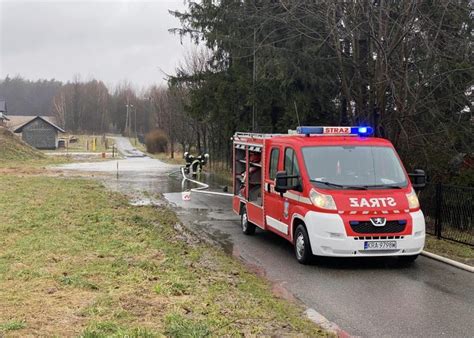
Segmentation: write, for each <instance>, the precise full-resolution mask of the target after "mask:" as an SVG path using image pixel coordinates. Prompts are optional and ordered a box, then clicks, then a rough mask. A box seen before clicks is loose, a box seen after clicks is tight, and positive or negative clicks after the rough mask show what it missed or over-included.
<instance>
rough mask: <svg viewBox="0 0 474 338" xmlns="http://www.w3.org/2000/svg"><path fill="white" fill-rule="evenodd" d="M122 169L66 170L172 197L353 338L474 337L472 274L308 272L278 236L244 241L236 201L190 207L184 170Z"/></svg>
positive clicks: (416, 268) (419, 266)
mask: <svg viewBox="0 0 474 338" xmlns="http://www.w3.org/2000/svg"><path fill="white" fill-rule="evenodd" d="M125 143H126V142H125ZM115 162H117V161H111V162H102V164H86V163H81V164H78V165H74V164H72V165H67V166H66V167H63V168H65V169H67V167H68V166H69V168H68V169H75V170H82V171H84V170H90V171H101V172H107V171H108V170H112V171H111V172H110V176H108V177H102V180H103V181H104V182H105V184H106V185H107V186H108V187H109V188H111V189H114V190H119V191H122V192H126V193H128V194H129V195H133V194H136V196H138V197H137V200H138V201H139V200H140V198H142V199H144V200H146V199H148V198H149V196H150V194H153V193H156V192H160V193H164V196H165V198H166V199H167V200H168V201H169V203H170V204H171V205H173V206H174V207H175V210H176V212H177V213H178V215H179V217H180V219H181V220H182V221H183V223H184V224H185V225H186V226H188V227H189V228H190V229H191V230H193V231H194V232H196V233H198V234H199V235H200V236H204V237H206V238H209V239H211V240H212V241H214V242H215V243H218V244H219V245H221V246H222V247H223V249H224V250H226V251H228V252H233V253H234V254H238V255H240V256H241V257H242V259H244V260H245V261H247V262H248V263H250V264H252V265H255V266H257V267H258V268H260V269H261V270H263V271H264V273H265V275H266V276H267V277H268V278H269V279H270V280H271V281H272V282H275V283H278V284H280V285H281V286H283V287H284V288H286V289H287V290H289V291H290V292H291V293H292V294H293V295H294V296H295V297H297V298H298V299H300V300H301V301H302V302H303V303H304V304H305V305H306V306H308V307H310V308H314V309H315V310H316V311H318V312H320V313H321V314H322V315H323V316H325V317H326V318H328V319H329V320H330V321H333V322H335V323H336V324H337V325H338V326H339V327H341V328H342V329H343V330H345V331H346V332H348V333H349V334H351V335H357V336H364V337H380V336H393V337H401V336H404V337H406V336H410V337H414V336H417V337H419V336H430V337H435V336H436V337H438V336H447V337H472V336H474V276H473V274H471V273H469V272H467V271H463V270H459V269H456V268H454V267H450V266H448V265H445V264H443V263H440V262H437V261H434V260H431V259H428V258H425V257H420V258H419V259H418V260H417V261H416V262H415V263H414V264H413V265H412V266H401V265H399V264H397V262H396V260H395V259H360V258H359V259H332V260H327V259H326V260H323V261H320V262H317V263H316V264H313V265H311V266H303V265H300V264H298V263H297V262H296V259H295V258H294V254H293V249H292V246H291V245H290V244H289V243H288V242H286V241H285V240H283V239H281V238H279V237H277V236H276V235H273V234H272V233H269V232H263V231H258V230H257V233H256V234H255V235H254V236H245V235H243V234H242V233H241V231H240V227H239V218H238V216H237V215H234V214H233V213H232V210H231V198H229V197H220V196H211V195H203V194H196V193H193V194H192V198H191V201H188V202H184V201H182V199H181V193H180V192H181V190H182V189H183V187H184V188H189V187H188V186H187V185H186V184H185V183H182V182H181V179H180V178H179V176H174V177H169V176H168V173H169V172H171V171H173V170H176V169H177V167H175V166H170V165H166V164H164V163H163V162H160V161H157V160H152V159H149V158H130V159H125V160H121V161H119V167H120V168H123V171H122V170H120V173H119V178H118V179H117V178H116V177H115V175H114V172H113V163H115ZM107 163H109V164H107ZM110 163H111V164H110ZM111 168H112V169H111ZM210 183H211V185H212V184H213V183H215V182H212V181H211V182H210ZM143 192H147V194H143ZM139 196H142V197H139ZM145 196H148V197H145Z"/></svg>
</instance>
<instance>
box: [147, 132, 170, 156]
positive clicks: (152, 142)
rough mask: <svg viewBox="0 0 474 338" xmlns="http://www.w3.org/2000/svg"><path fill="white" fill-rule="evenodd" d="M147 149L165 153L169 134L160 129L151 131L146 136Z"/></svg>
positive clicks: (153, 152)
mask: <svg viewBox="0 0 474 338" xmlns="http://www.w3.org/2000/svg"><path fill="white" fill-rule="evenodd" d="M145 145H146V151H147V152H149V153H151V154H156V153H165V152H166V151H167V149H168V136H166V134H165V132H164V131H163V130H160V129H155V130H152V131H150V132H149V133H148V134H146V136H145Z"/></svg>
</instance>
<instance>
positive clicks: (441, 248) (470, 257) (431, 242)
mask: <svg viewBox="0 0 474 338" xmlns="http://www.w3.org/2000/svg"><path fill="white" fill-rule="evenodd" d="M425 250H426V251H429V252H432V253H435V254H437V255H440V256H444V257H447V258H451V259H454V260H456V261H458V262H461V263H464V264H468V265H471V266H474V247H472V246H469V245H466V244H461V243H456V242H452V241H448V240H445V239H437V238H436V237H435V236H432V235H428V234H427V235H426V245H425Z"/></svg>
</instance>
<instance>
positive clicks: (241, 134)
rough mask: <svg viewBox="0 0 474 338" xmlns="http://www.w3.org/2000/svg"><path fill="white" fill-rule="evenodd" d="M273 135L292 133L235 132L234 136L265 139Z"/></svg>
mask: <svg viewBox="0 0 474 338" xmlns="http://www.w3.org/2000/svg"><path fill="white" fill-rule="evenodd" d="M275 136H292V134H263V133H244V132H236V133H235V134H234V138H236V137H237V138H243V137H244V138H258V139H267V138H272V137H275Z"/></svg>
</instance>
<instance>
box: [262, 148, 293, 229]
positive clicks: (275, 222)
mask: <svg viewBox="0 0 474 338" xmlns="http://www.w3.org/2000/svg"><path fill="white" fill-rule="evenodd" d="M281 157H282V155H281V149H280V148H279V147H272V148H271V151H270V155H269V158H268V159H267V161H266V163H268V168H266V172H265V193H264V196H265V201H264V206H265V223H266V228H268V229H269V230H271V231H274V232H276V233H278V234H280V235H283V236H285V237H286V236H288V225H287V224H286V223H285V217H284V204H285V201H284V198H283V197H281V196H280V194H279V193H277V192H276V191H275V189H274V188H275V176H276V173H277V171H280V170H282V169H281V168H282V164H281V162H282V161H281ZM286 203H288V202H286ZM287 210H288V208H287Z"/></svg>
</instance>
